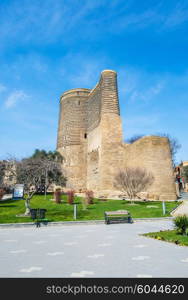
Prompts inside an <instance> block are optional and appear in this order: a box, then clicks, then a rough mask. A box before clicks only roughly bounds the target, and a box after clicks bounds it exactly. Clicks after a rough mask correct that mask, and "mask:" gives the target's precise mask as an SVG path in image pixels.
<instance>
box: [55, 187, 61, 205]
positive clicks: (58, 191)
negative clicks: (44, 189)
mask: <svg viewBox="0 0 188 300" xmlns="http://www.w3.org/2000/svg"><path fill="white" fill-rule="evenodd" d="M61 195H62V192H61V189H56V190H55V192H54V200H55V202H56V203H61Z"/></svg>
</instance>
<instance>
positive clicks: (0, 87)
mask: <svg viewBox="0 0 188 300" xmlns="http://www.w3.org/2000/svg"><path fill="white" fill-rule="evenodd" d="M6 89H7V88H6V86H4V85H3V84H1V83H0V93H2V92H4V91H6Z"/></svg>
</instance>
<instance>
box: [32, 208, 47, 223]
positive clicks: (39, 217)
mask: <svg viewBox="0 0 188 300" xmlns="http://www.w3.org/2000/svg"><path fill="white" fill-rule="evenodd" d="M46 211H47V210H46V209H44V208H32V209H31V210H30V212H31V219H32V220H35V221H36V222H35V223H36V227H40V226H41V223H43V224H45V225H47V224H48V219H46V218H45V214H46Z"/></svg>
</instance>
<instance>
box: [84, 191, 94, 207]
mask: <svg viewBox="0 0 188 300" xmlns="http://www.w3.org/2000/svg"><path fill="white" fill-rule="evenodd" d="M85 198H86V203H87V204H93V199H94V193H93V191H88V190H87V191H86V192H85Z"/></svg>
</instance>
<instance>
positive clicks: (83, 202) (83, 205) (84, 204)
mask: <svg viewBox="0 0 188 300" xmlns="http://www.w3.org/2000/svg"><path fill="white" fill-rule="evenodd" d="M81 202H82V209H83V210H86V209H87V205H88V203H87V200H86V198H85V197H82V198H81Z"/></svg>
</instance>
